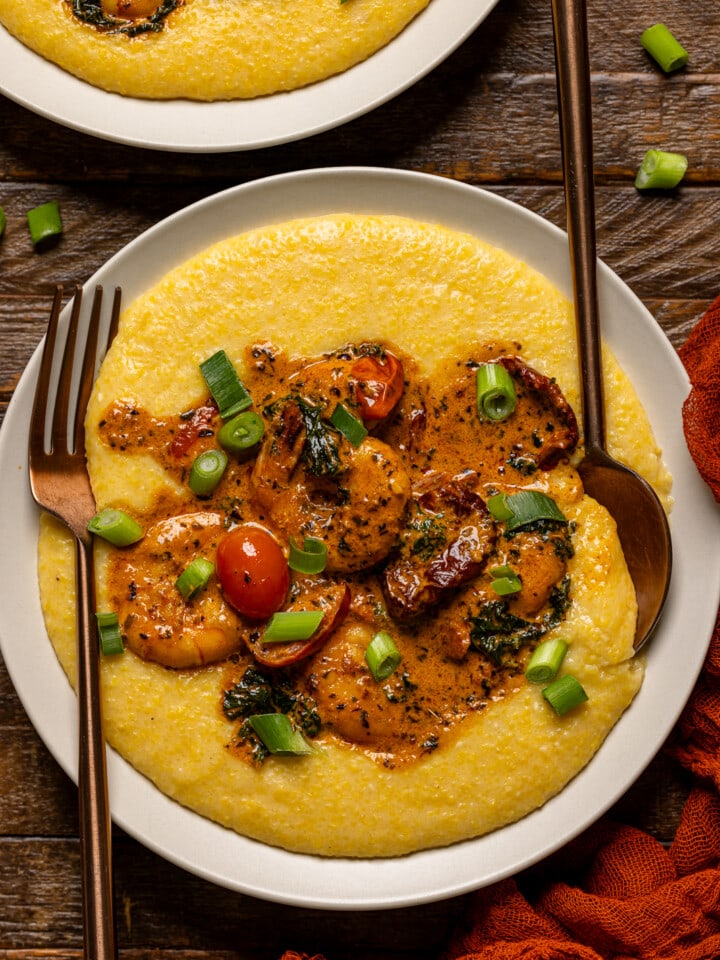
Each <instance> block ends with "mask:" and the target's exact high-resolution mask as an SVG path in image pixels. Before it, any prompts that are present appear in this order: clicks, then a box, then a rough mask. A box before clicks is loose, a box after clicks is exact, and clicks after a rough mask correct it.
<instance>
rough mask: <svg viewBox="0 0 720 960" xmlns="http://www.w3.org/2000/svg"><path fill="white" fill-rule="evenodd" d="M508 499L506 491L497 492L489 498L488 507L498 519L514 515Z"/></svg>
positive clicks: (507, 518)
mask: <svg viewBox="0 0 720 960" xmlns="http://www.w3.org/2000/svg"><path fill="white" fill-rule="evenodd" d="M507 500H508V495H507V494H506V493H496V494H494V495H493V496H492V497H490V498H489V500H488V502H487V508H488V510H489V511H490V513H491V514H492V516H493V517H494V518H495V519H496V520H509V519H510V517H511V516H512V515H513V512H512V510H511V509H510V507H509V506H508V502H507Z"/></svg>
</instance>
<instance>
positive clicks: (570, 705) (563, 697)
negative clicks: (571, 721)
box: [542, 673, 588, 717]
mask: <svg viewBox="0 0 720 960" xmlns="http://www.w3.org/2000/svg"><path fill="white" fill-rule="evenodd" d="M542 694H543V696H544V697H545V699H546V700H547V702H548V703H549V704H550V706H551V707H552V708H553V710H554V711H555V713H557V714H558V716H561V717H562V716H563V715H564V714H566V713H568V712H569V711H570V710H574V709H575V707H579V706H580V704H581V703H585V701H586V700H587V698H588V695H587V694H586V693H585V690H584V689H583V686H582V684H581V683H580V681H579V680H577V679H576V678H575V677H574V676H573V675H572V674H571V673H566V674H564V675H563V676H562V677H558V678H557V680H553V682H552V683H551V684H550V686H549V687H545V689H544V690H543V692H542Z"/></svg>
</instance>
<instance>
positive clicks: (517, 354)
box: [40, 216, 669, 857]
mask: <svg viewBox="0 0 720 960" xmlns="http://www.w3.org/2000/svg"><path fill="white" fill-rule="evenodd" d="M350 264H352V268H350ZM189 290H194V291H196V293H195V295H194V296H192V297H188V291H189ZM140 331H142V335H140ZM468 331H472V332H473V336H472V337H469V336H468ZM217 350H224V351H225V352H226V354H227V355H228V357H229V358H231V360H232V363H233V364H234V366H235V367H236V368H237V370H238V372H239V373H240V375H241V378H242V382H243V384H244V386H245V388H246V389H247V392H248V394H249V397H250V403H251V409H252V411H253V412H254V413H255V414H257V415H258V416H259V417H261V418H262V422H263V426H264V434H263V436H262V438H261V439H260V440H259V441H258V443H257V444H256V445H255V446H254V447H253V449H252V451H251V452H250V453H249V454H243V455H242V456H234V455H232V454H231V455H230V456H229V458H228V461H229V462H228V466H227V468H226V470H225V472H224V473H223V475H222V479H221V480H220V481H219V483H218V485H217V486H216V487H215V488H214V489H213V490H212V491H211V492H210V493H205V494H203V495H202V496H196V495H195V494H194V493H193V492H192V491H191V490H190V488H189V486H188V476H189V473H190V468H191V466H192V463H193V462H194V461H195V459H196V458H197V457H198V456H199V455H200V454H202V453H203V452H205V451H208V450H213V449H217V448H218V446H219V441H218V434H219V431H220V428H221V426H222V423H223V418H222V417H221V416H220V414H219V412H218V409H217V406H216V405H215V403H214V402H213V401H212V399H211V398H210V397H209V395H208V390H207V385H206V384H205V383H204V381H203V378H202V376H201V375H200V373H199V365H200V364H201V363H202V362H203V361H204V360H205V359H206V358H207V357H208V356H210V355H211V354H213V353H215V352H216V351H217ZM170 352H172V355H173V363H172V367H171V369H169V370H168V372H167V375H166V374H165V372H164V370H163V368H162V363H163V360H162V358H164V357H166V356H168V355H169V354H170ZM486 365H497V366H502V367H503V370H504V371H506V372H507V374H508V375H509V377H510V379H511V380H512V383H513V386H514V391H515V395H516V405H515V408H514V410H513V412H512V413H511V414H510V415H509V416H506V417H504V418H503V419H501V420H499V421H494V420H490V419H488V418H485V417H483V416H482V415H481V414H479V412H478V406H477V402H476V399H477V398H476V381H477V371H478V370H479V369H480V368H482V367H484V366H486ZM606 365H607V370H606V377H607V382H608V395H609V396H608V408H609V420H610V436H611V443H610V445H611V447H612V448H614V452H615V453H616V454H619V455H620V456H621V457H622V459H624V460H626V461H627V462H630V463H631V464H632V465H633V466H635V467H636V469H640V470H641V471H642V472H643V473H644V474H645V475H646V476H648V477H649V479H650V480H651V482H653V483H654V484H655V485H656V487H657V489H658V490H659V492H660V493H661V495H664V496H666V497H667V494H668V491H669V478H668V477H667V474H666V472H665V470H664V468H663V466H662V463H661V460H660V456H659V451H658V450H657V448H656V446H655V444H654V442H653V440H652V435H651V433H650V430H649V427H648V425H647V420H646V419H645V415H644V413H643V411H642V408H641V406H640V404H639V402H638V401H637V398H636V397H635V395H634V393H633V391H632V387H631V386H630V384H629V383H628V381H627V379H626V378H625V377H624V375H623V374H622V372H621V371H620V370H619V369H618V368H617V365H616V364H615V362H614V360H613V359H612V357H607V358H606ZM574 366H575V360H574V354H573V351H572V317H571V313H570V309H569V306H568V304H567V302H566V301H565V300H563V298H562V297H560V295H559V294H558V293H557V292H556V291H555V290H554V289H553V288H552V287H551V286H550V285H549V284H548V283H547V282H546V281H545V280H544V279H543V278H542V277H540V276H539V275H537V274H536V273H534V272H533V271H531V270H529V269H528V268H527V267H526V266H525V265H523V264H521V263H518V262H517V261H514V260H513V259H512V258H510V257H508V256H507V255H505V254H503V253H502V252H501V251H498V250H495V249H493V248H490V247H487V246H486V245H484V244H482V243H481V242H479V241H477V240H475V239H474V238H472V237H469V236H466V235H461V234H457V233H454V232H452V231H447V230H444V229H443V228H440V227H436V226H432V225H427V224H419V223H415V222H413V221H408V220H403V219H401V218H394V217H350V216H328V217H322V218H317V219H311V220H303V221H296V222H293V223H289V224H282V225H279V226H275V227H268V228H265V229H261V230H257V231H253V232H252V233H249V234H246V235H243V236H241V237H238V238H234V239H231V240H228V241H225V242H223V243H221V244H218V245H217V246H215V247H213V248H211V249H210V250H208V251H206V252H205V253H203V254H201V255H199V256H198V257H196V258H195V259H194V260H192V261H190V262H188V263H187V264H184V265H183V266H182V267H179V268H178V269H177V270H175V271H173V272H172V273H171V274H169V275H168V277H166V278H165V279H164V280H163V281H161V283H160V284H158V286H157V287H155V288H154V289H153V290H151V291H149V292H148V294H146V295H145V296H143V297H141V298H140V299H139V300H138V301H136V303H134V304H132V305H131V306H130V307H129V309H128V310H127V311H126V312H125V314H124V316H123V318H122V322H121V328H120V332H119V335H118V338H117V339H116V341H115V343H114V345H113V347H112V348H111V350H110V352H109V354H108V357H107V358H106V361H105V363H104V365H103V369H102V370H101V374H100V377H99V380H98V383H97V385H96V388H95V391H94V394H93V399H92V401H91V405H90V408H89V411H88V420H87V430H88V458H89V465H90V470H91V476H92V478H93V483H94V489H95V492H96V498H97V501H98V505H99V506H106V505H111V506H113V507H118V508H121V509H123V510H126V511H127V512H128V513H130V514H131V515H132V516H133V517H134V518H135V519H136V520H137V521H139V522H140V524H141V525H142V527H143V529H144V531H145V535H144V537H143V539H142V540H140V541H139V542H138V543H137V544H135V545H133V546H130V547H125V548H122V549H117V548H112V547H109V546H107V545H104V544H99V546H98V571H99V584H98V593H99V605H100V606H101V607H102V608H103V609H111V610H115V611H116V612H117V614H118V618H119V622H120V624H121V629H122V633H123V638H124V642H125V646H126V649H125V652H124V653H123V654H122V655H121V656H118V657H114V658H106V659H105V660H104V662H103V685H104V696H105V716H106V726H107V733H108V737H109V739H110V742H111V743H112V744H113V745H114V746H115V747H116V748H117V749H118V750H120V751H121V752H122V753H123V755H124V756H126V757H127V758H128V759H129V760H130V761H131V762H132V763H133V764H134V765H135V766H136V767H137V768H138V769H139V770H141V771H142V772H144V773H145V774H146V775H147V776H149V777H150V778H151V779H153V780H154V782H155V783H156V784H157V785H158V787H159V788H160V789H161V790H163V791H165V792H166V793H168V794H169V795H170V796H172V797H174V798H176V799H177V800H178V801H179V802H182V803H184V804H186V805H187V806H189V807H191V808H192V809H194V810H196V811H198V812H199V813H201V814H203V815H205V816H208V817H210V818H212V819H214V820H217V821H218V822H220V823H223V824H225V825H227V826H229V827H231V828H232V829H235V830H237V831H238V832H241V833H244V834H247V835H249V836H252V837H255V838H257V839H260V840H263V841H265V842H268V843H272V844H277V845H281V846H285V847H287V848H289V849H294V850H303V851H308V852H313V853H318V854H322V855H328V856H338V855H339V856H373V857H374V856H393V855H398V854H402V853H407V852H409V851H412V850H418V849H424V848H427V847H431V846H436V845H441V844H447V843H451V842H454V841H457V840H460V839H466V838H469V837H472V836H478V835H480V834H482V833H485V832H487V831H489V830H492V829H495V828H497V827H498V826H501V825H502V824H505V823H509V822H512V821H513V820H515V819H518V818H519V817H521V816H523V815H524V814H526V813H528V812H529V811H531V810H532V809H534V808H535V807H537V806H538V805H540V804H542V803H543V802H544V801H545V800H546V799H548V798H549V797H550V796H552V795H553V794H554V793H556V792H557V791H558V790H560V789H562V787H563V785H564V784H565V783H566V782H567V781H568V780H569V779H570V778H571V777H572V776H574V774H575V773H577V771H578V770H580V769H581V768H582V766H584V765H585V764H586V763H587V762H588V761H589V760H590V759H591V757H592V755H593V753H594V752H595V751H596V750H597V749H598V747H599V746H600V744H601V743H602V740H603V739H604V737H605V736H606V735H607V733H608V732H609V730H610V729H611V727H612V726H613V725H614V723H615V722H616V721H617V719H618V718H619V717H620V715H621V714H622V712H623V710H624V709H625V708H626V707H627V705H628V704H629V703H630V701H631V700H632V698H633V696H634V695H635V693H636V692H637V690H638V688H639V686H640V683H641V681H642V670H643V665H642V661H641V660H640V659H639V658H635V657H633V655H632V654H633V649H632V641H633V635H634V618H635V612H636V607H635V598H634V593H633V590H632V584H631V582H630V579H629V575H628V573H627V568H626V566H625V563H624V559H623V557H622V552H621V550H620V546H619V542H618V539H617V535H616V532H615V529H614V524H613V522H612V520H611V518H610V517H609V516H608V514H607V512H606V511H605V510H604V509H603V508H601V507H599V506H598V505H597V504H596V503H595V502H594V501H592V500H591V499H589V498H588V497H586V496H585V495H584V493H583V490H582V485H581V482H580V480H579V477H578V475H577V473H576V471H575V469H574V467H573V460H574V458H575V457H576V456H577V448H578V444H579V443H581V440H582V438H581V429H580V428H579V427H578V424H577V421H576V418H575V413H574V408H575V406H576V403H577V382H576V374H575V370H574ZM337 406H342V407H343V408H344V409H345V410H346V412H349V413H350V414H351V416H352V417H353V418H354V419H355V420H356V422H357V423H359V424H360V426H361V428H362V429H363V430H364V431H366V432H361V434H357V435H355V436H354V438H353V440H350V439H348V436H349V435H348V434H346V433H345V432H343V430H342V429H339V428H338V426H337V423H336V420H335V417H334V411H335V409H336V407H337ZM520 491H533V492H534V493H536V494H543V495H544V496H545V497H546V498H548V499H549V500H551V501H552V503H553V504H554V505H555V506H556V509H557V511H558V513H557V514H553V519H542V520H538V521H537V522H534V523H529V524H526V525H524V526H520V527H518V528H516V529H513V530H511V529H510V525H509V524H508V523H507V521H506V519H502V517H500V516H498V515H497V513H496V512H494V511H493V509H492V506H493V498H497V497H498V496H499V495H502V494H504V495H506V496H507V497H508V498H512V496H514V495H515V494H517V493H518V492H520ZM488 503H490V508H489V507H488ZM264 537H266V538H267V540H268V541H269V542H271V543H272V544H273V545H274V547H272V548H271V553H272V558H271V560H268V561H267V563H265V564H264V565H263V563H262V562H260V565H259V566H258V565H257V563H256V560H257V557H258V556H259V557H260V561H262V552H263V549H264V547H263V540H262V538H264ZM308 538H309V539H310V540H312V541H316V542H318V541H319V542H322V543H323V545H324V549H326V551H327V556H326V560H325V563H324V566H323V568H322V569H321V570H320V571H318V572H313V573H309V572H303V571H302V570H298V569H288V568H287V557H288V555H289V552H290V541H291V539H292V541H293V543H294V544H299V545H302V544H303V542H304V541H305V540H307V539H308ZM235 539H239V540H240V541H241V548H242V550H245V551H250V552H253V556H254V557H255V558H256V560H253V561H252V563H251V564H250V566H248V567H242V565H241V567H240V568H237V563H236V561H235V560H234V559H233V560H232V561H231V562H228V561H227V558H226V557H224V556H223V554H227V553H229V548H228V546H227V545H228V543H229V542H231V541H232V540H235ZM273 551H274V552H273ZM197 556H201V557H203V558H205V559H206V560H209V561H211V562H212V563H213V564H215V573H214V574H213V576H211V577H210V579H209V580H208V582H207V583H206V584H205V586H204V587H203V588H202V589H201V590H200V591H199V592H198V593H197V594H196V595H195V596H194V597H193V598H192V599H190V600H186V599H184V598H183V596H182V595H181V594H180V593H179V592H178V590H177V589H176V587H175V582H176V580H177V577H178V575H179V574H180V573H181V572H182V570H183V569H184V568H185V567H186V566H187V565H188V563H189V562H191V561H192V559H193V558H195V557H197ZM70 557H71V551H70V547H69V544H68V542H67V541H66V540H65V539H64V538H63V537H62V535H61V533H60V532H59V531H58V530H57V528H56V526H55V525H54V524H52V522H51V521H49V520H44V526H43V534H42V537H41V547H40V581H41V590H42V598H43V607H44V611H45V615H46V620H47V623H48V629H49V633H50V635H51V638H52V640H53V643H54V644H55V648H56V650H57V652H58V655H59V657H60V659H61V661H62V663H63V665H64V666H65V669H66V670H67V672H68V674H69V676H70V678H71V680H73V679H74V670H75V667H74V654H73V643H72V591H71V590H69V591H63V592H62V593H61V591H60V590H59V589H58V588H57V586H56V581H55V573H54V571H66V570H67V569H68V567H67V563H68V561H69V560H70ZM233 564H235V566H233ZM253 564H255V565H253ZM70 569H71V566H70ZM228 569H231V570H234V571H235V573H236V574H237V573H238V569H239V571H240V574H239V577H235V579H234V580H228V579H227V576H228V574H227V571H228ZM280 569H281V570H282V571H284V573H283V576H285V577H286V579H285V580H283V579H282V578H280V579H278V576H279V574H278V570H280ZM243 570H244V575H243V574H242V571H243ZM498 571H500V572H501V573H502V574H503V576H505V575H507V574H508V573H511V574H512V575H513V577H515V578H517V582H518V583H519V584H520V587H519V588H513V589H512V590H510V591H509V592H508V591H506V590H498V589H497V584H498V577H499V576H500V575H501V574H500V573H498ZM70 575H71V574H68V573H65V574H63V576H70ZM256 582H257V583H260V593H259V595H258V594H257V592H256V591H255V585H256ZM68 597H69V600H68ZM268 598H271V599H268ZM248 603H250V606H248ZM273 610H278V611H280V612H297V611H302V612H313V613H315V614H317V623H318V624H319V625H318V627H317V629H316V631H315V632H314V633H313V634H312V635H311V637H310V638H309V639H297V640H296V639H293V640H290V641H283V642H271V641H266V640H265V639H264V631H265V629H266V627H267V625H268V623H269V622H270V619H271V614H272V612H273ZM378 634H385V635H388V636H390V637H391V638H392V641H393V643H394V646H395V648H396V652H397V654H398V659H399V662H398V663H397V664H396V666H395V669H394V670H393V671H392V672H390V673H389V674H388V675H386V676H384V677H383V678H382V679H376V678H375V677H374V676H373V674H372V671H371V670H370V669H369V665H368V660H367V654H366V651H367V648H368V645H369V644H370V643H371V641H372V640H373V638H374V637H375V636H376V635H378ZM557 636H561V637H562V638H563V639H564V640H565V641H566V642H567V644H568V653H567V656H566V659H565V662H564V664H563V671H567V672H568V673H571V674H572V675H574V676H575V677H577V679H578V680H579V681H580V683H581V684H582V686H583V688H584V689H585V691H586V693H587V696H588V700H587V702H586V703H584V704H582V705H581V706H579V707H578V708H577V709H575V710H573V711H571V712H570V713H569V714H567V715H565V716H558V715H556V714H555V713H554V712H553V710H552V709H551V708H550V707H549V705H548V704H547V703H546V702H545V701H544V699H543V697H542V695H541V693H540V689H539V688H538V686H537V685H535V684H531V683H528V681H527V680H526V678H525V675H524V671H525V666H526V664H527V661H528V658H529V657H530V655H531V653H532V651H533V650H534V649H535V647H536V646H537V645H538V643H540V642H541V641H543V640H545V639H552V638H553V637H557ZM267 713H283V714H285V715H286V716H288V717H289V718H290V720H291V724H292V726H293V727H294V728H295V729H296V730H299V731H301V732H302V734H303V737H304V741H305V742H306V743H307V744H309V745H310V746H311V749H310V752H309V753H308V754H307V755H302V756H289V757H285V756H274V755H272V754H270V755H269V754H268V750H267V748H266V747H265V745H264V743H263V740H262V738H259V737H258V735H257V733H256V731H255V728H254V726H253V724H252V722H251V719H252V718H253V717H255V716H256V715H257V714H267ZM558 744H561V749H558ZM360 796H362V797H363V804H362V813H363V816H362V823H358V821H357V798H358V797H360Z"/></svg>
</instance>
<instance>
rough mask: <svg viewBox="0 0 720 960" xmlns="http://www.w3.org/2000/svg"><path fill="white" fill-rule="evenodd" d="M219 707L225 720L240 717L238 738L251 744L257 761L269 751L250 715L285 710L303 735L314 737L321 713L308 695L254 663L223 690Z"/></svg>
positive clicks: (259, 761) (239, 740)
mask: <svg viewBox="0 0 720 960" xmlns="http://www.w3.org/2000/svg"><path fill="white" fill-rule="evenodd" d="M222 707H223V712H224V714H225V716H226V717H227V719H228V720H242V721H243V723H242V725H241V727H240V729H239V731H238V735H237V740H238V742H239V743H241V744H243V743H244V744H247V745H248V746H249V747H250V750H251V752H252V756H253V759H254V760H255V761H256V762H258V763H262V761H263V760H264V759H265V757H266V756H267V755H268V753H269V751H268V749H267V747H266V746H265V744H264V743H263V742H262V740H260V738H259V737H258V735H257V733H256V732H255V731H254V730H253V728H252V726H251V724H250V723H249V720H250V717H254V716H260V715H262V714H267V713H284V714H286V716H287V717H288V718H289V719H290V720H291V721H292V724H293V726H294V727H296V728H297V729H298V730H300V731H302V733H303V734H304V735H305V736H306V737H316V736H317V735H318V733H319V732H320V726H321V721H320V714H319V713H318V712H317V707H316V706H315V701H314V700H313V699H312V698H311V697H308V696H305V695H304V694H302V693H299V692H298V691H296V690H294V689H293V687H292V684H291V683H290V682H289V681H287V680H285V679H279V678H278V679H275V678H272V679H271V678H270V677H269V676H267V675H266V674H264V673H262V672H261V671H260V670H257V669H255V668H254V667H248V668H247V670H246V671H245V673H244V674H243V675H242V677H241V678H240V680H238V681H237V682H236V683H235V684H234V685H233V686H232V687H231V688H230V689H229V690H226V691H225V693H224V695H223V702H222Z"/></svg>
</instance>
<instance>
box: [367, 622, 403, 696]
mask: <svg viewBox="0 0 720 960" xmlns="http://www.w3.org/2000/svg"><path fill="white" fill-rule="evenodd" d="M401 659H402V657H401V656H400V651H399V650H398V648H397V647H396V646H395V641H394V640H393V638H392V637H391V636H390V634H389V633H388V632H387V631H385V630H381V631H380V632H379V633H376V634H375V636H374V637H373V638H372V640H371V641H370V643H369V644H368V645H367V647H366V649H365V661H366V663H367V665H368V667H369V668H370V673H371V674H372V675H373V679H374V680H377V681H378V683H380V682H381V681H382V680H387V678H388V677H389V676H390V674H391V673H394V672H395V671H396V670H397V668H398V667H399V666H400V661H401Z"/></svg>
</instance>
